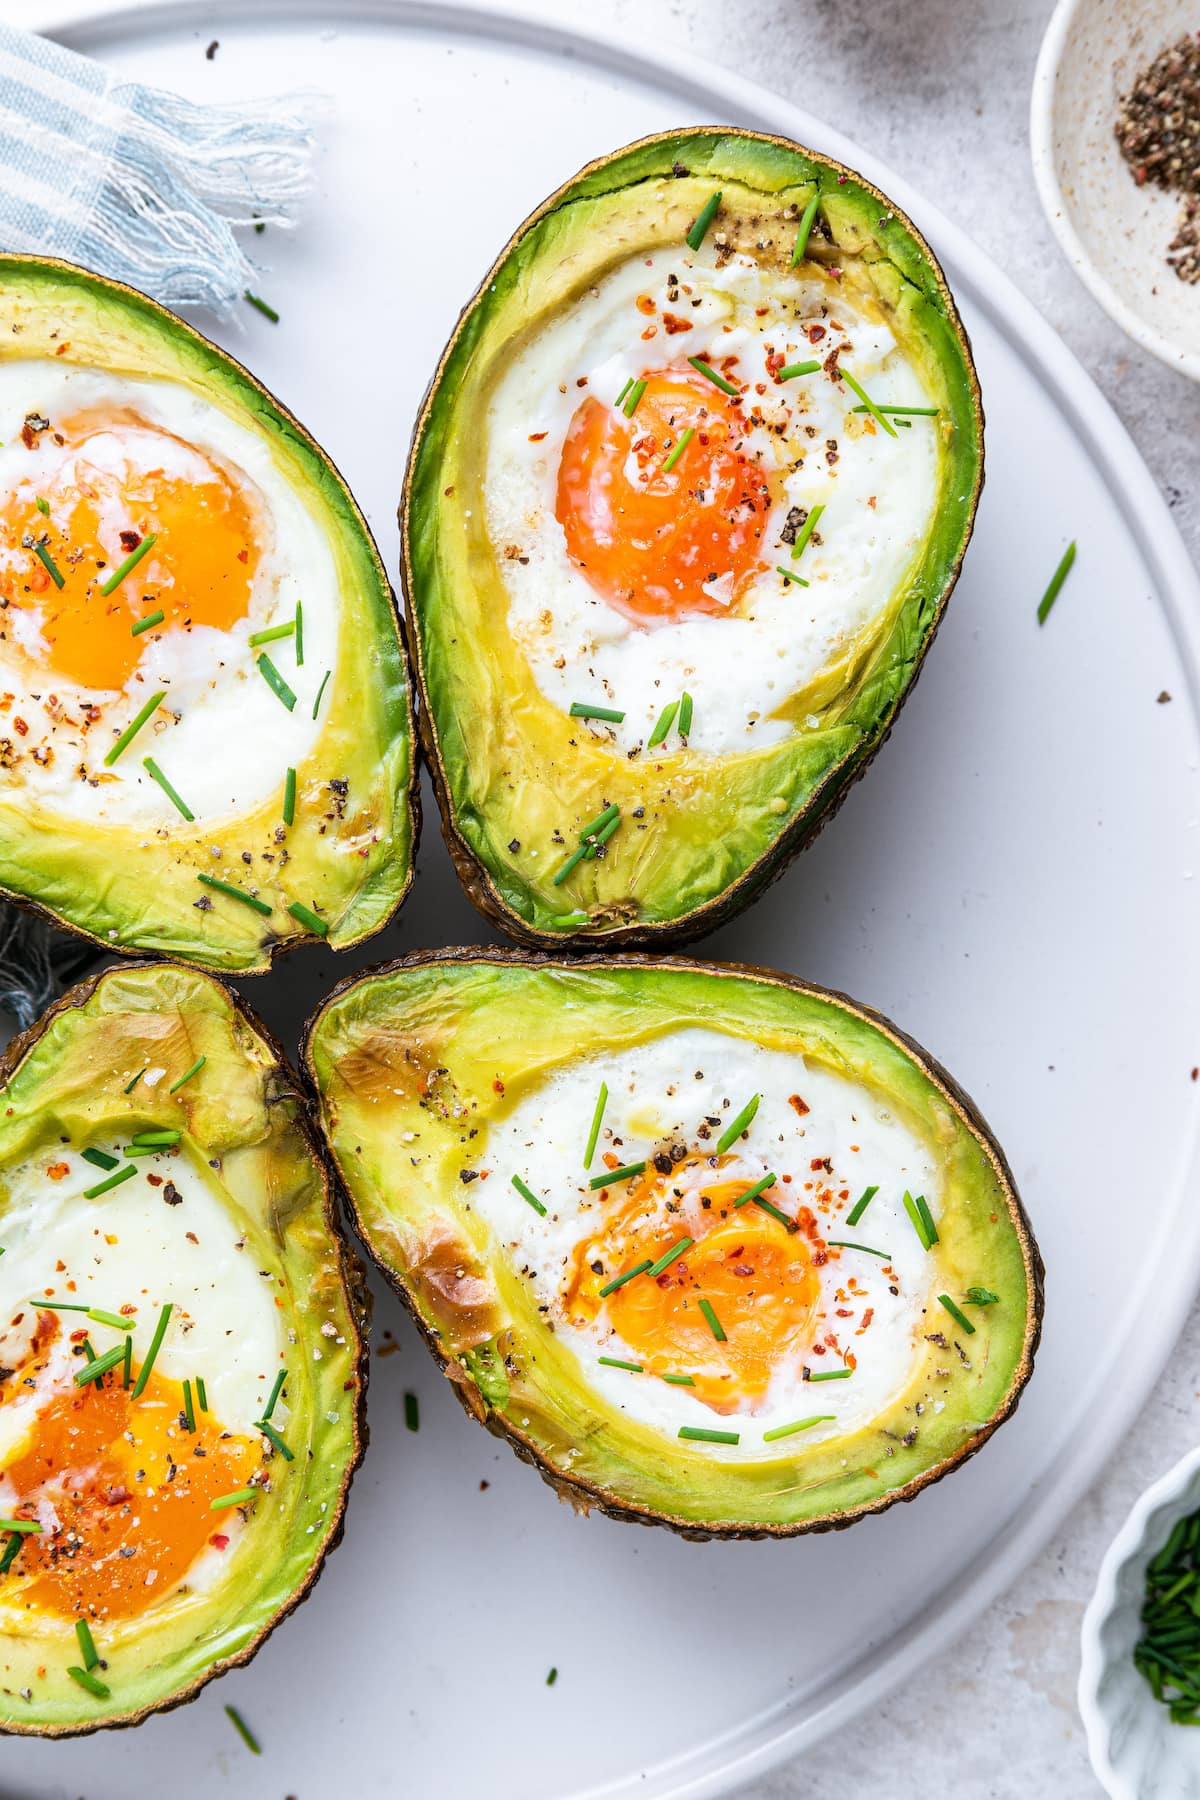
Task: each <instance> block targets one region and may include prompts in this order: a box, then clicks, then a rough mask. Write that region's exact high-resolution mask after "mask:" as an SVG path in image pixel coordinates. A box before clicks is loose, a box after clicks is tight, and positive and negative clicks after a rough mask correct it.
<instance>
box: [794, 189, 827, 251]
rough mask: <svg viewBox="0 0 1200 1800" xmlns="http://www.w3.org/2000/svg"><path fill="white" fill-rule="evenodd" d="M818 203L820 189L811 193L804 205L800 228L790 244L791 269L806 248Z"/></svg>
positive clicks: (819, 201)
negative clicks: (793, 241) (811, 195)
mask: <svg viewBox="0 0 1200 1800" xmlns="http://www.w3.org/2000/svg"><path fill="white" fill-rule="evenodd" d="M820 204H821V195H820V191H819V190H818V191H817V193H815V194H814V195H813V197H812V199H811V200H810V201H809V203H808V205H807V206H806V207H805V209H804V212H803V214H802V216H801V219H800V229H799V231H798V232H797V233H796V241H795V243H794V244H793V245H792V267H793V269H794V268H795V266H796V264H797V263H798V262H800V261H801V260H802V258H803V256H804V253H805V251H806V250H807V249H808V240H809V236H810V234H811V232H812V228H813V225H814V224H815V222H816V217H817V208H818V206H819V205H820Z"/></svg>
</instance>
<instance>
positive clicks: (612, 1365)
mask: <svg viewBox="0 0 1200 1800" xmlns="http://www.w3.org/2000/svg"><path fill="white" fill-rule="evenodd" d="M596 1361H597V1362H602V1363H603V1364H604V1366H605V1368H606V1369H628V1371H629V1373H630V1374H631V1375H644V1374H645V1372H646V1366H645V1364H644V1363H631V1362H622V1361H621V1358H620V1357H619V1356H598V1357H597V1358H596Z"/></svg>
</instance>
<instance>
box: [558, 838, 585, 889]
mask: <svg viewBox="0 0 1200 1800" xmlns="http://www.w3.org/2000/svg"><path fill="white" fill-rule="evenodd" d="M589 849H590V845H588V844H580V846H579V848H578V849H577V850H572V852H571V854H570V856H568V858H567V860H566V862H565V863H564V864H563V866H562V868H561V869H559V871H558V873H557V874H556V875H555V876H554V877H553V885H554V886H555V887H561V886H562V884H563V882H564V881H565V880H566V879H567V876H568V875H570V874H571V873H572V871H573V870H574V869H577V868H578V867H579V864H580V863H581V862H582V861H583V859H584V857H585V856H586V855H587V853H588V850H589Z"/></svg>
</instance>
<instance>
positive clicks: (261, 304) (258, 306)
mask: <svg viewBox="0 0 1200 1800" xmlns="http://www.w3.org/2000/svg"><path fill="white" fill-rule="evenodd" d="M243 295H244V298H245V299H247V300H248V301H249V302H250V304H251V306H253V307H254V308H255V310H256V311H257V312H260V313H261V314H262V316H263V318H264V319H270V321H271V323H272V325H278V323H279V314H278V313H277V312H276V311H275V308H274V307H273V306H269V305H268V304H267V302H266V301H265V300H263V299H262V298H261V297H260V296H259V295H258V294H252V293H251V292H250V289H249V288H245V289H243ZM225 1710H226V1712H228V1711H229V1708H228V1707H226V1708H225Z"/></svg>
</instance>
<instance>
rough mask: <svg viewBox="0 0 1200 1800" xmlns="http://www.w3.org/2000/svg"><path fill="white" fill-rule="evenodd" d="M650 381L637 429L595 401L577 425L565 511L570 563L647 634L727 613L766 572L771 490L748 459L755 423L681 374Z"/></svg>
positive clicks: (566, 452)
mask: <svg viewBox="0 0 1200 1800" xmlns="http://www.w3.org/2000/svg"><path fill="white" fill-rule="evenodd" d="M646 382H647V385H646V391H645V393H644V394H643V395H642V398H641V402H640V403H639V405H638V408H637V411H636V412H635V414H634V416H633V418H632V419H627V418H626V417H625V415H624V413H623V412H621V411H620V410H619V409H617V408H616V407H612V406H605V405H602V404H601V402H600V401H598V400H594V399H588V400H585V401H584V402H583V404H582V405H581V406H580V407H579V408H578V409H577V410H576V413H575V416H574V418H573V419H572V420H571V424H570V427H569V429H568V431H567V437H566V442H565V443H564V445H563V453H562V461H561V463H560V464H559V470H558V499H557V504H556V508H555V510H556V513H557V516H558V521H559V523H560V525H561V526H562V528H563V531H564V532H565V534H566V539H567V551H568V554H569V555H570V557H571V560H572V561H573V562H574V563H576V564H577V565H578V567H579V568H580V569H582V570H583V571H584V573H585V574H586V576H587V578H588V581H589V582H590V584H591V586H592V587H593V588H595V589H596V591H597V593H600V594H602V595H603V596H604V598H605V599H606V600H607V601H608V602H609V603H610V605H612V606H615V607H616V608H617V610H618V611H619V612H623V613H625V614H626V615H627V616H628V617H629V618H631V619H634V620H636V621H637V622H638V623H639V624H643V625H645V624H650V625H653V624H662V623H666V622H669V621H671V620H674V619H682V618H686V617H687V616H688V615H689V614H694V613H727V612H729V610H730V609H731V608H732V607H733V606H734V605H735V604H736V602H737V600H738V598H739V597H740V595H741V594H742V593H743V591H744V590H745V588H746V586H747V584H748V583H749V582H750V581H751V580H752V578H753V577H754V575H755V574H756V573H757V572H758V570H759V569H761V568H762V566H763V563H762V558H761V557H760V555H759V547H760V545H761V543H762V540H763V534H764V532H765V530H766V523H767V514H768V513H769V511H770V508H771V498H772V496H771V487H770V483H769V482H768V479H767V477H766V475H765V474H764V473H763V471H762V469H761V468H759V466H758V464H757V463H756V462H754V461H753V459H752V458H751V457H750V456H748V455H746V454H745V453H744V452H743V450H742V449H741V448H740V445H741V443H742V440H743V439H744V437H745V422H744V420H743V418H742V415H741V412H740V410H739V408H738V406H737V405H736V404H735V403H734V402H732V401H731V400H730V399H728V398H726V396H724V395H723V394H722V393H721V391H720V389H719V388H716V387H714V386H713V385H712V383H711V382H708V381H706V380H704V378H703V377H702V376H699V375H696V376H691V375H681V374H680V373H679V372H678V371H677V370H673V369H668V370H659V371H655V372H652V373H651V374H649V375H648V376H647V377H646ZM689 426H690V427H691V428H692V430H693V432H694V434H695V435H694V436H693V437H692V438H691V439H690V440H689V442H688V444H687V446H686V447H685V449H684V450H683V452H682V454H681V455H680V457H679V460H678V462H676V464H675V466H674V467H673V468H672V469H669V470H665V471H664V469H663V463H664V462H665V461H666V460H667V459H668V458H669V457H670V455H671V452H672V449H673V447H674V446H675V445H677V444H678V442H679V439H680V437H681V435H682V433H683V432H684V431H685V430H686V429H687V428H688V427H689ZM714 581H716V582H719V583H720V584H721V585H720V587H719V589H718V590H717V591H716V592H714V593H706V592H705V591H704V584H705V583H706V582H709V583H711V582H714Z"/></svg>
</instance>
